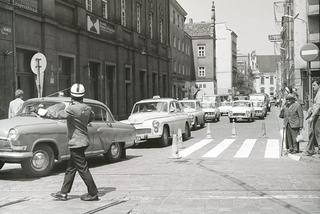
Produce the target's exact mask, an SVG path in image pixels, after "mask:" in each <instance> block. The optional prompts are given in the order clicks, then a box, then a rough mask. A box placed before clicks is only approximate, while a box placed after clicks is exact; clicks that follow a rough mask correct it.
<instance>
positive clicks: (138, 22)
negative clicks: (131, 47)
mask: <svg viewBox="0 0 320 214" xmlns="http://www.w3.org/2000/svg"><path fill="white" fill-rule="evenodd" d="M137 32H138V33H141V4H140V3H137Z"/></svg>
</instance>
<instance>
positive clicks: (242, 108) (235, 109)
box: [231, 107, 251, 113]
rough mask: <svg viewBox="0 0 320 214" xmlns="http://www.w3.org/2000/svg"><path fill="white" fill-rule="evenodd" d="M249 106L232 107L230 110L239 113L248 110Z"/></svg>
mask: <svg viewBox="0 0 320 214" xmlns="http://www.w3.org/2000/svg"><path fill="white" fill-rule="evenodd" d="M250 110H251V109H250V108H246V107H232V109H231V111H232V112H239V113H246V112H247V111H250Z"/></svg>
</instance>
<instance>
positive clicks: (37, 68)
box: [30, 53, 47, 75]
mask: <svg viewBox="0 0 320 214" xmlns="http://www.w3.org/2000/svg"><path fill="white" fill-rule="evenodd" d="M30 66H31V70H32V72H33V73H34V74H36V75H39V74H40V73H42V72H44V70H45V69H46V67H47V59H46V57H45V56H44V55H43V54H42V53H36V54H35V55H33V57H32V59H31V62H30Z"/></svg>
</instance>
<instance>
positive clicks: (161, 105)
mask: <svg viewBox="0 0 320 214" xmlns="http://www.w3.org/2000/svg"><path fill="white" fill-rule="evenodd" d="M142 112H168V103H167V102H145V103H137V104H136V105H135V106H134V108H133V111H132V113H133V114H135V113H142Z"/></svg>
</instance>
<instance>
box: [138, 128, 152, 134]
mask: <svg viewBox="0 0 320 214" xmlns="http://www.w3.org/2000/svg"><path fill="white" fill-rule="evenodd" d="M136 132H137V134H149V133H151V129H137V130H136Z"/></svg>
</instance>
